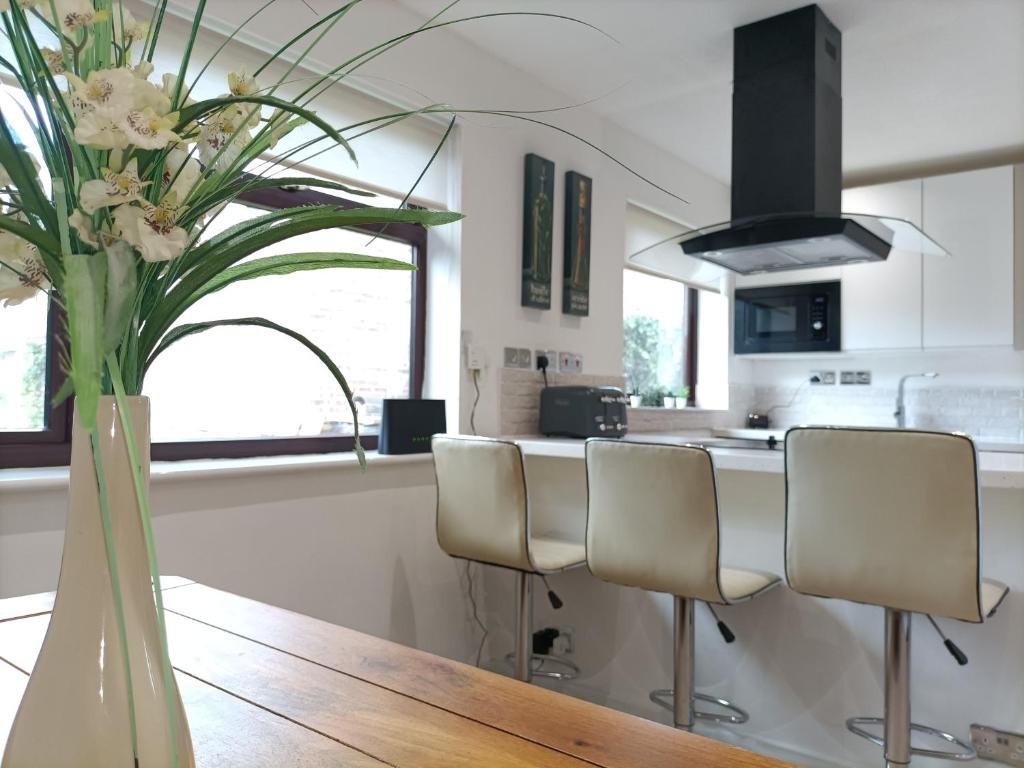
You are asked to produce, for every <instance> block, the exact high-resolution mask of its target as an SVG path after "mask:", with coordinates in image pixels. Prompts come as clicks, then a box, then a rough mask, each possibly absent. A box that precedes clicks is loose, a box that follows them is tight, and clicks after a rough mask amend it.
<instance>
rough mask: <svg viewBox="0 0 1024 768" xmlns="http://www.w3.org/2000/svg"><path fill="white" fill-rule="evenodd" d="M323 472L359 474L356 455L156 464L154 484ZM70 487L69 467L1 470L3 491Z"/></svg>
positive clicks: (409, 457)
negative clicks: (337, 471)
mask: <svg viewBox="0 0 1024 768" xmlns="http://www.w3.org/2000/svg"><path fill="white" fill-rule="evenodd" d="M430 460H431V454H429V453H412V454H397V455H382V454H379V453H377V452H376V451H367V452H366V463H367V465H368V467H370V468H373V467H378V466H395V465H402V464H422V463H424V462H428V461H430ZM319 469H324V470H327V469H334V470H356V471H358V470H359V462H358V460H357V459H356V455H355V454H354V453H352V452H346V453H319V454H306V455H300V456H267V457H260V458H253V459H198V460H194V461H156V462H153V465H152V467H151V468H150V481H151V482H152V483H153V484H161V483H167V482H177V481H183V480H191V479H199V478H202V479H213V478H218V477H225V478H227V477H245V476H248V475H266V474H269V473H278V472H281V473H284V472H293V471H307V470H319ZM67 485H68V468H67V467H38V468H30V469H0V491H5V492H9V491H35V490H49V489H63V488H67Z"/></svg>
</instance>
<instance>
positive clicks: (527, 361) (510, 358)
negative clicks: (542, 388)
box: [505, 347, 533, 369]
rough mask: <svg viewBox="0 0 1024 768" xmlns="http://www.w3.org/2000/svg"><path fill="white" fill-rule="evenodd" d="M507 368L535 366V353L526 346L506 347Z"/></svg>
mask: <svg viewBox="0 0 1024 768" xmlns="http://www.w3.org/2000/svg"><path fill="white" fill-rule="evenodd" d="M505 367H506V368H526V369H530V368H533V353H531V352H530V350H529V349H527V348H526V347H505Z"/></svg>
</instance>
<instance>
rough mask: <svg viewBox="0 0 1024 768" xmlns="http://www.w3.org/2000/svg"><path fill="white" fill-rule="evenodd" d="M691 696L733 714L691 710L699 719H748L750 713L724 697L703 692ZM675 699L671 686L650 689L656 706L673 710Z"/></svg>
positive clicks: (720, 720) (736, 723)
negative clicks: (655, 689) (720, 697)
mask: <svg viewBox="0 0 1024 768" xmlns="http://www.w3.org/2000/svg"><path fill="white" fill-rule="evenodd" d="M693 698H694V699H695V700H697V701H706V702H708V703H709V704H714V705H715V706H717V707H721V708H722V709H728V710H729V711H730V712H734V713H735V714H732V715H727V714H725V713H722V712H700V711H698V710H696V709H694V711H693V716H694V717H696V718H697V719H699V720H711V721H712V722H715V723H732V724H734V725H738V724H740V723H745V722H747V720H749V719H750V715H748V714H747V712H746V711H745V710H743V709H740V708H739V707H737V706H736V705H735V704H733V703H732V702H730V701H726V700H725V699H719V698H716V697H714V696H708V695H706V694H703V693H694V694H693ZM674 699H675V691H673V690H672V689H671V688H661V689H659V690H657V691H651V701H653V702H654V703H655V704H657V705H658V706H661V707H664V708H665V709H667V710H668V711H669V712H674V711H675V705H674V704H673V701H674Z"/></svg>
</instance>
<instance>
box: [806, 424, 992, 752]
mask: <svg viewBox="0 0 1024 768" xmlns="http://www.w3.org/2000/svg"><path fill="white" fill-rule="evenodd" d="M980 524H981V510H980V502H979V493H978V464H977V454H976V453H975V450H974V444H973V443H972V442H971V440H970V438H968V437H966V436H965V435H957V434H948V433H938V432H921V431H912V430H895V429H869V428H838V427H836V428H832V427H798V428H795V429H791V430H790V431H789V432H788V433H787V434H786V579H787V580H788V582H789V586H790V587H791V588H793V589H794V590H796V591H797V592H802V593H804V594H808V595H815V596H818V597H835V598H840V599H843V600H852V601H854V602H858V603H867V604H869V605H879V606H882V607H884V608H885V717H883V718H878V717H852V718H850V719H849V720H847V721H846V726H847V728H849V729H850V730H851V731H852V732H853V733H856V734H857V735H858V736H863V737H864V738H867V739H869V740H870V741H872V742H874V743H875V744H878V745H879V746H881V747H883V749H884V752H885V760H886V765H887V766H902V765H906V764H907V763H909V762H910V758H911V755H926V756H929V757H942V758H946V759H952V760H970V759H972V758H973V757H974V756H975V753H974V750H973V749H972V748H971V747H970V745H968V744H966V743H964V742H963V741H961V740H960V739H957V738H956V737H954V736H952V735H950V734H948V733H943V732H942V731H939V730H936V729H935V728H929V727H927V726H924V725H918V724H916V723H913V722H911V719H910V620H911V615H912V614H914V613H923V614H926V615H928V617H929V618H930V619H931V621H932V622H933V623H934V619H932V618H931V617H932V616H946V617H949V618H952V619H959V620H961V621H969V622H976V623H981V622H982V621H984V620H985V619H986V618H988V617H989V616H991V615H992V614H993V613H994V612H995V609H996V608H997V607H998V606H999V603H1000V602H1001V601H1002V600H1003V598H1004V597H1005V596H1006V594H1007V592H1008V589H1007V587H1006V586H1005V585H1004V584H1000V583H998V582H996V581H991V580H989V579H983V578H981V552H980V534H979V531H980V528H981V525H980ZM935 627H936V629H938V625H937V624H936V625H935ZM940 634H941V632H940ZM943 639H944V640H945V636H943ZM946 647H947V648H948V649H949V650H950V652H951V653H953V655H954V656H957V654H959V656H957V661H959V662H960V663H961V664H966V663H967V659H966V657H965V656H963V654H962V653H961V652H960V651H959V649H957V648H956V646H953V645H952V643H951V641H948V640H946ZM864 726H875V727H878V726H881V727H882V731H883V733H882V735H881V736H878V735H875V734H872V733H870V732H869V731H868V730H866V729H865V728H864ZM911 731H917V732H919V733H925V734H930V735H931V736H933V737H937V738H938V739H941V740H944V741H946V742H949V743H950V744H952V745H954V747H955V749H956V750H957V751H944V750H935V749H923V748H920V749H919V748H917V747H913V746H911Z"/></svg>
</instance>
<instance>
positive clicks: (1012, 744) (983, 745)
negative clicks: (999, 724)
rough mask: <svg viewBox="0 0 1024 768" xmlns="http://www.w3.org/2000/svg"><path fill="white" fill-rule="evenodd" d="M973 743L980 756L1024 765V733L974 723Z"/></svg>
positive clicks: (1000, 761)
mask: <svg viewBox="0 0 1024 768" xmlns="http://www.w3.org/2000/svg"><path fill="white" fill-rule="evenodd" d="M971 744H972V745H973V747H974V749H975V751H976V752H977V753H978V757H980V758H983V759H985V760H994V761H996V762H998V763H1005V764H1006V765H1017V766H1024V734H1021V733H1014V732H1013V731H1001V730H999V729H998V728H992V727H991V726H988V725H979V724H978V723H972V724H971Z"/></svg>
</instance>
